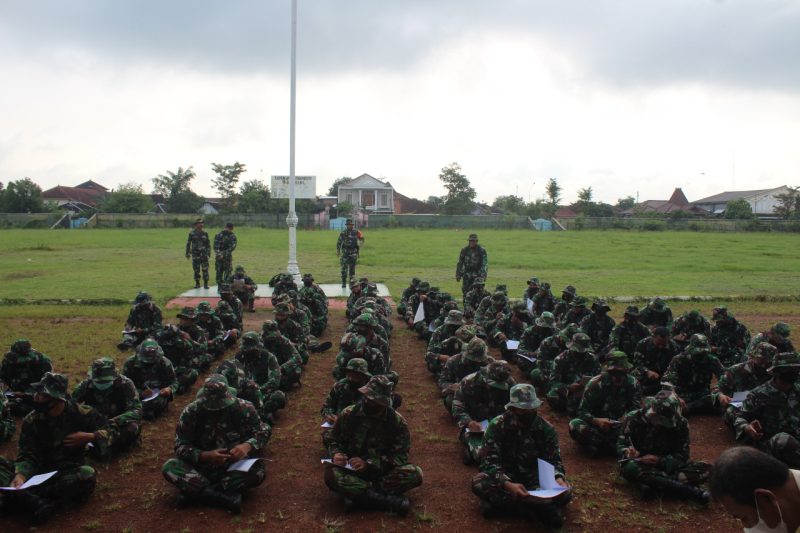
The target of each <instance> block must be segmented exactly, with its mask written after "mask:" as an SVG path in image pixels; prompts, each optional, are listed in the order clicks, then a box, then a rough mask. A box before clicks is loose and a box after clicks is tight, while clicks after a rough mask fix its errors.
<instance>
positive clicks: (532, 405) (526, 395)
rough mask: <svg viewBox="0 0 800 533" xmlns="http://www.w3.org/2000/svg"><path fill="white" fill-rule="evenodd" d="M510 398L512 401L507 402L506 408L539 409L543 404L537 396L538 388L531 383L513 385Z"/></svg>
mask: <svg viewBox="0 0 800 533" xmlns="http://www.w3.org/2000/svg"><path fill="white" fill-rule="evenodd" d="M509 399H510V400H511V401H509V402H508V403H507V404H506V409H508V408H509V407H516V408H517V409H538V408H539V406H540V405H542V400H540V399H539V398H538V397H537V396H536V389H535V388H534V387H533V385H531V384H530V383H519V384H517V385H514V386H513V387H511V391H510V392H509Z"/></svg>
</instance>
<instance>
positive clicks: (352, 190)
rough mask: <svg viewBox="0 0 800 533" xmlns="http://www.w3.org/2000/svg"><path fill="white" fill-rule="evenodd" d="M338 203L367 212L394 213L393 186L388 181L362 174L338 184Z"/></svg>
mask: <svg viewBox="0 0 800 533" xmlns="http://www.w3.org/2000/svg"><path fill="white" fill-rule="evenodd" d="M338 202H339V205H341V204H342V203H348V204H350V205H353V206H355V207H356V209H359V210H362V211H367V212H369V213H382V214H383V213H394V212H395V208H394V188H393V187H392V185H391V184H390V183H389V182H383V181H381V180H379V179H377V178H373V177H372V176H370V175H369V174H362V175H360V176H359V177H357V178H353V179H351V180H350V181H348V182H346V183H342V184H340V185H339V195H338Z"/></svg>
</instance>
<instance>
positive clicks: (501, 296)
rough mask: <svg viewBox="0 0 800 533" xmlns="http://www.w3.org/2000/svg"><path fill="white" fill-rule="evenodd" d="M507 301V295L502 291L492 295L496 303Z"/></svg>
mask: <svg viewBox="0 0 800 533" xmlns="http://www.w3.org/2000/svg"><path fill="white" fill-rule="evenodd" d="M505 299H506V293H504V292H502V291H495V292H494V293H492V301H494V302H503V301H505Z"/></svg>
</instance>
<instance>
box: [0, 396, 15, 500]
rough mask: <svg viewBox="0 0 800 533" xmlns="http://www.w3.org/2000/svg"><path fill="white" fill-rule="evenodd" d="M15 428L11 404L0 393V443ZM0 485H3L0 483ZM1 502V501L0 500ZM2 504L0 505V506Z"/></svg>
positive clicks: (7, 437)
mask: <svg viewBox="0 0 800 533" xmlns="http://www.w3.org/2000/svg"><path fill="white" fill-rule="evenodd" d="M16 430H17V425H16V424H15V423H14V417H13V416H12V415H11V406H10V405H9V403H8V399H7V398H6V395H5V394H2V393H0V443H3V442H5V441H7V440H9V439H11V436H12V435H14V432H15V431H16ZM0 486H3V485H2V484H0ZM0 503H2V502H0ZM1 507H2V506H0V508H1Z"/></svg>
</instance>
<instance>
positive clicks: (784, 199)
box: [9, 184, 800, 219]
mask: <svg viewBox="0 0 800 533" xmlns="http://www.w3.org/2000/svg"><path fill="white" fill-rule="evenodd" d="M9 185H10V184H9ZM775 198H776V199H777V200H778V202H779V203H780V205H777V206H775V209H774V210H773V211H774V213H775V214H776V215H778V216H779V217H781V218H785V219H789V218H800V187H789V192H787V193H783V194H776V195H775Z"/></svg>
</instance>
